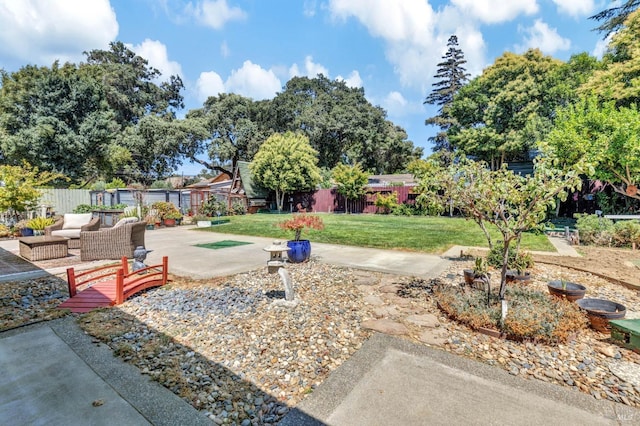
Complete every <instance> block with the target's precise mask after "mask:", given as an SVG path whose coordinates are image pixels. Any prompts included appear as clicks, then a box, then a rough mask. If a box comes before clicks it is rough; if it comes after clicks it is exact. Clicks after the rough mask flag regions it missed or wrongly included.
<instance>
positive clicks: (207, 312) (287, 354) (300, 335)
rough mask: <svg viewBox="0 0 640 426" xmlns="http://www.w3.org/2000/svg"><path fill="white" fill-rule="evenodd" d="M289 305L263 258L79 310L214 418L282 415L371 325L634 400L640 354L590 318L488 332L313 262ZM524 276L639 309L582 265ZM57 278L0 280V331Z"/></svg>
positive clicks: (50, 290) (60, 284)
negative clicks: (530, 331)
mask: <svg viewBox="0 0 640 426" xmlns="http://www.w3.org/2000/svg"><path fill="white" fill-rule="evenodd" d="M470 266H471V262H470V261H454V262H452V263H451V266H450V268H449V269H448V270H447V271H446V272H445V273H443V275H442V276H441V278H440V279H441V281H443V282H446V283H450V284H452V285H457V284H458V283H460V282H461V281H462V275H461V274H462V270H463V269H464V268H467V267H470ZM287 269H288V270H289V272H290V274H291V277H292V280H293V282H294V283H295V285H296V297H297V300H296V303H295V304H294V306H283V303H282V299H283V297H284V292H283V291H282V290H283V289H282V285H281V283H280V279H279V276H278V275H277V274H276V275H270V274H267V273H266V271H265V270H264V269H261V270H258V271H253V272H250V273H244V274H239V275H234V276H232V277H227V278H219V279H213V280H202V281H193V280H188V279H184V278H180V277H173V282H172V283H171V284H169V285H167V286H165V287H163V288H158V289H153V290H149V291H146V292H144V293H142V294H140V295H138V296H137V297H134V298H131V299H130V300H128V301H126V302H125V303H124V304H123V305H120V306H118V307H117V308H112V309H107V310H101V311H96V312H94V313H92V314H89V315H83V316H79V321H80V322H81V325H82V327H83V328H84V329H85V330H87V331H88V332H89V333H90V334H92V335H93V336H95V337H96V338H97V339H99V340H102V341H104V342H106V343H107V344H109V345H110V346H111V347H112V348H113V349H114V351H115V353H116V354H117V355H118V356H120V357H122V358H124V359H125V360H127V361H128V362H131V363H133V364H135V365H137V366H138V367H139V368H140V370H141V371H143V372H144V373H145V374H148V375H149V376H150V377H152V378H153V379H154V380H157V381H158V382H160V383H162V384H163V385H165V386H166V387H168V388H169V389H171V390H172V391H174V392H175V393H176V394H178V395H180V396H181V397H183V398H184V399H185V400H187V401H189V402H190V403H191V404H192V405H193V406H194V407H196V408H198V409H199V410H202V411H203V412H205V413H206V414H207V415H208V416H209V417H210V418H211V419H212V420H213V422H214V423H217V424H239V425H245V426H246V425H251V424H254V425H257V424H270V423H275V422H277V421H279V420H280V419H281V418H282V417H283V416H284V415H285V414H286V413H287V412H288V410H289V409H290V408H291V407H293V406H295V405H296V404H297V403H298V402H299V401H301V400H302V399H303V398H304V397H305V396H306V395H308V394H309V393H312V392H313V389H314V388H315V387H317V386H318V385H319V384H320V383H322V381H323V380H325V379H326V377H327V376H328V375H329V374H330V372H331V371H333V370H334V369H336V368H337V367H339V366H340V365H341V364H342V363H343V362H344V361H345V360H347V359H348V358H349V357H350V356H351V355H352V354H353V353H354V352H355V351H357V350H358V349H359V348H360V347H361V345H362V343H363V342H364V341H365V340H366V339H367V338H368V337H369V336H370V334H371V332H372V331H371V330H378V331H382V332H387V333H390V334H395V335H399V336H401V337H402V338H406V339H410V340H412V341H414V342H419V343H422V344H430V345H434V346H438V347H440V348H442V349H443V350H447V351H450V352H453V353H456V354H459V355H461V356H466V357H470V358H474V359H478V360H480V361H482V362H485V363H487V364H490V365H493V366H496V367H497V368H503V369H505V370H506V371H508V372H509V373H510V374H513V375H518V376H521V377H525V378H528V379H536V380H543V381H547V382H552V383H556V384H558V385H561V386H567V387H572V388H576V389H579V390H580V391H582V392H584V393H587V394H590V395H592V396H593V397H594V398H598V399H601V398H604V399H610V400H613V401H616V402H619V403H623V404H628V405H631V406H635V407H640V373H639V371H638V368H639V367H638V366H639V365H640V355H638V354H636V353H634V352H632V351H629V350H627V349H624V348H621V347H619V346H617V345H614V344H612V343H611V342H610V340H609V336H608V335H606V334H602V333H598V332H595V331H593V330H590V329H589V330H585V331H584V332H582V333H580V334H579V335H578V336H577V337H576V339H575V340H574V341H572V342H570V343H567V344H564V345H559V346H546V345H540V344H533V343H520V342H512V341H506V340H501V339H496V338H493V337H489V336H486V335H484V334H480V333H477V332H474V331H471V330H469V329H468V328H467V327H465V326H463V325H459V324H457V323H455V322H452V321H449V320H448V319H447V318H446V317H445V316H444V315H443V314H442V313H441V312H440V311H439V310H438V309H437V307H436V305H435V301H434V300H433V298H432V297H430V283H429V282H425V281H422V280H417V279H415V278H411V277H399V276H391V275H386V274H382V273H375V272H368V271H358V270H351V269H346V268H340V267H335V266H330V265H324V264H321V263H317V262H314V261H311V262H309V263H305V264H297V265H288V266H287ZM533 274H534V282H533V283H532V284H531V285H532V286H535V287H538V288H540V289H541V290H542V291H545V292H546V282H547V281H548V280H550V279H558V278H563V279H565V280H568V281H574V282H580V283H582V284H584V285H586V286H587V295H586V297H603V298H609V299H611V300H616V301H619V302H621V303H622V304H624V305H625V306H626V307H627V309H628V315H627V317H628V318H629V317H640V315H638V313H639V312H640V297H639V294H638V291H637V290H631V289H628V288H625V287H623V286H620V285H617V284H612V283H611V282H609V281H607V280H605V279H603V278H601V277H598V276H595V275H593V274H590V273H587V272H581V271H575V270H573V269H568V268H564V267H559V266H553V265H548V264H542V263H540V264H538V265H536V267H535V268H534V270H533ZM65 298H66V283H65V281H64V280H63V279H60V278H59V277H51V278H47V279H40V280H30V281H23V282H17V283H2V284H0V330H1V329H6V328H10V327H14V326H17V325H19V324H20V323H24V322H31V321H35V320H47V319H50V318H54V317H55V316H57V315H60V314H59V312H58V311H56V310H53V309H52V308H53V307H55V306H56V305H57V304H58V303H59V302H60V301H62V300H64V299H65Z"/></svg>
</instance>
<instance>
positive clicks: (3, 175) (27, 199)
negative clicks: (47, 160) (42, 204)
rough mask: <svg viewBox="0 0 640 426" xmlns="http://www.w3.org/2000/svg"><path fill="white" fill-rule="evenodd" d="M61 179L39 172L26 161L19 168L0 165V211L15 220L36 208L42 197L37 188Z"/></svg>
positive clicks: (58, 175)
mask: <svg viewBox="0 0 640 426" xmlns="http://www.w3.org/2000/svg"><path fill="white" fill-rule="evenodd" d="M63 178H64V176H63V175H61V174H59V173H50V172H41V171H39V170H38V168H37V167H32V166H31V165H30V164H29V163H27V162H26V161H25V162H23V163H22V165H19V166H11V165H0V211H8V212H9V213H11V214H13V215H14V217H15V218H17V217H18V214H19V213H22V212H25V211H27V210H30V209H34V208H35V207H36V206H37V203H38V200H40V197H41V196H42V193H41V192H40V191H38V189H37V188H38V187H41V186H44V185H46V184H48V183H51V182H53V181H56V180H60V179H63Z"/></svg>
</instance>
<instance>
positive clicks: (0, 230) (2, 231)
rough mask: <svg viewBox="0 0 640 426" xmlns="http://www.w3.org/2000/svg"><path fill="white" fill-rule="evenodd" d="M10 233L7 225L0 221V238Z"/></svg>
mask: <svg viewBox="0 0 640 426" xmlns="http://www.w3.org/2000/svg"><path fill="white" fill-rule="evenodd" d="M9 235H11V230H10V229H9V227H8V226H7V225H5V224H3V223H0V238H4V237H8V236H9Z"/></svg>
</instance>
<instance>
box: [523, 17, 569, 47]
mask: <svg viewBox="0 0 640 426" xmlns="http://www.w3.org/2000/svg"><path fill="white" fill-rule="evenodd" d="M521 32H523V33H525V39H524V44H523V45H517V46H516V50H517V51H524V50H527V49H529V48H538V49H540V50H541V51H543V52H544V53H546V54H548V55H552V54H554V53H555V52H557V51H558V50H568V49H569V48H570V47H571V40H569V39H567V38H563V37H561V36H560V35H559V34H558V31H557V30H556V29H555V28H549V25H547V24H546V23H545V22H542V20H541V19H536V21H535V22H534V24H533V26H532V27H528V28H523V29H521Z"/></svg>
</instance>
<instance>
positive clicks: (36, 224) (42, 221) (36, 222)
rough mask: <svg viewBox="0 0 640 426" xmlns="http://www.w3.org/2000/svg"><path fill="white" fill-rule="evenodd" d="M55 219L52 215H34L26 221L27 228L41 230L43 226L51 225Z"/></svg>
mask: <svg viewBox="0 0 640 426" xmlns="http://www.w3.org/2000/svg"><path fill="white" fill-rule="evenodd" d="M55 222H56V220H55V219H54V218H52V217H36V218H33V219H31V220H29V221H28V222H27V228H31V229H34V230H37V231H43V230H44V228H45V227H47V226H49V225H53V224H54V223H55Z"/></svg>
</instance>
